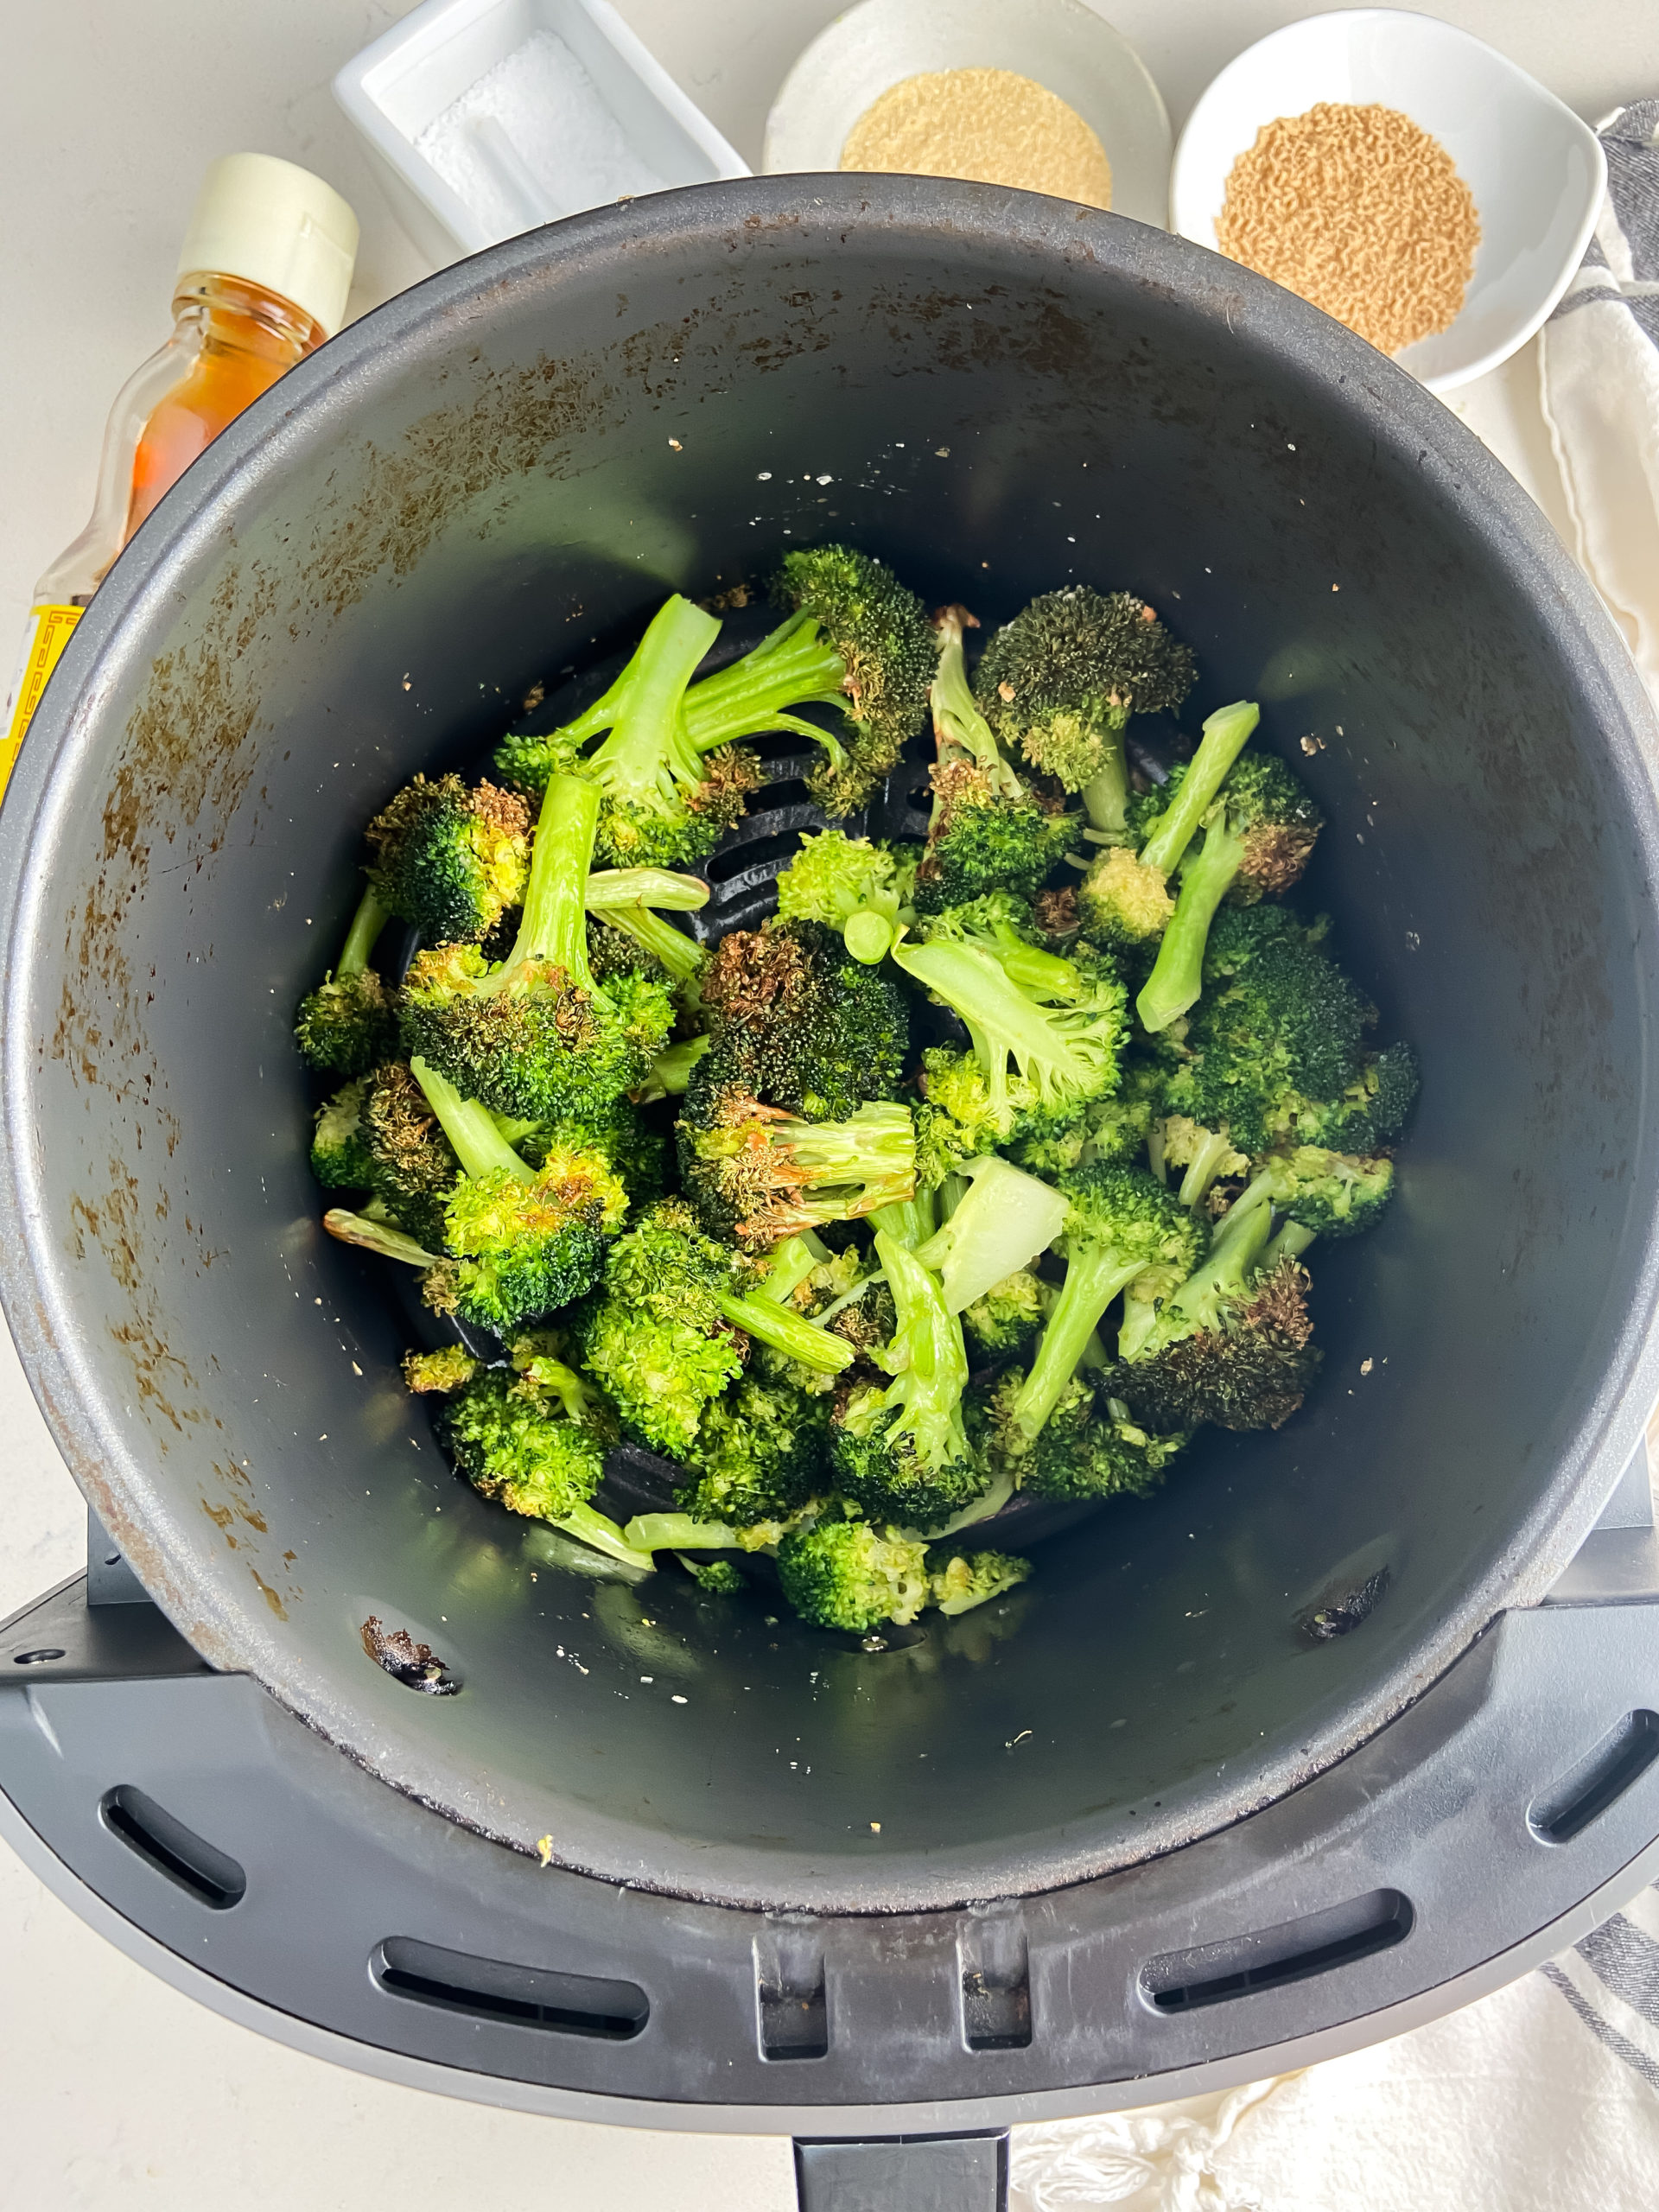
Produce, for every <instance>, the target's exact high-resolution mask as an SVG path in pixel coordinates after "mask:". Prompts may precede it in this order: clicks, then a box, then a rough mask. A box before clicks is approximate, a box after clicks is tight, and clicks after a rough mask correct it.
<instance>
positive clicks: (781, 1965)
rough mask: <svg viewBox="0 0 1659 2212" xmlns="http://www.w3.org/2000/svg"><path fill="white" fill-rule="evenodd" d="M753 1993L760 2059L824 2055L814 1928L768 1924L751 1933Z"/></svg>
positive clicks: (819, 1947) (818, 1942)
mask: <svg viewBox="0 0 1659 2212" xmlns="http://www.w3.org/2000/svg"><path fill="white" fill-rule="evenodd" d="M754 1996H755V2010H756V2013H757V2016H758V2024H759V2033H760V2056H761V2057H762V2058H765V2059H785V2058H823V2057H824V2056H826V2055H827V2054H828V2052H829V1999H828V1995H827V1993H826V1989H825V1984H824V1973H823V1941H822V1939H821V1937H820V1936H819V1935H818V1932H817V1929H813V1928H797V1927H791V1926H790V1925H789V1924H788V1923H772V1924H770V1925H768V1926H767V1927H766V1929H764V1930H763V1931H762V1933H761V1934H760V1935H759V1936H756V1937H755V1939H754Z"/></svg>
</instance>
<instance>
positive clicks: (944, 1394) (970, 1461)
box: [830, 1230, 988, 1530]
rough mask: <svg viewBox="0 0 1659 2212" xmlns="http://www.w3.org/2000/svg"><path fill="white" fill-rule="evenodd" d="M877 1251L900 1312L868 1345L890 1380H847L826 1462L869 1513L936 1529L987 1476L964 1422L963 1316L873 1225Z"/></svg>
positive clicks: (895, 1243) (978, 1489) (934, 1280)
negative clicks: (886, 1339) (888, 1339)
mask: <svg viewBox="0 0 1659 2212" xmlns="http://www.w3.org/2000/svg"><path fill="white" fill-rule="evenodd" d="M875 1251H876V1257H877V1259H878V1261H879V1262H880V1267H881V1270H882V1273H883V1274H885V1275H886V1277H887V1283H888V1286H889V1287H890V1288H891V1290H892V1292H893V1301H894V1304H895V1306H896V1308H897V1312H898V1325H897V1327H896V1328H895V1330H894V1332H893V1341H892V1343H891V1344H888V1345H887V1347H886V1349H885V1350H884V1351H880V1352H878V1353H877V1354H876V1355H875V1357H876V1359H877V1362H878V1363H879V1364H880V1366H881V1367H882V1368H884V1369H885V1370H886V1371H887V1374H888V1375H890V1376H892V1377H893V1380H892V1381H891V1382H890V1383H888V1384H887V1387H886V1389H882V1388H881V1387H880V1385H879V1384H868V1383H867V1384H862V1385H855V1387H854V1389H852V1390H851V1391H850V1392H849V1395H848V1396H847V1397H846V1398H845V1400H844V1401H843V1402H842V1403H841V1404H840V1405H839V1406H838V1407H837V1408H836V1418H835V1422H834V1426H833V1427H832V1428H831V1431H830V1459H831V1463H832V1465H834V1468H835V1471H836V1484H837V1487H838V1488H839V1489H840V1490H841V1491H842V1492H843V1494H844V1495H845V1496H847V1497H850V1498H852V1499H854V1500H855V1502H856V1503H858V1504H859V1505H860V1506H861V1507H862V1508H863V1509H864V1510H865V1511H866V1512H868V1513H869V1514H871V1515H872V1516H874V1517H875V1518H877V1519H879V1520H882V1521H893V1522H900V1523H902V1524H903V1525H905V1526H906V1527H909V1528H915V1529H924V1530H926V1529H934V1530H938V1529H940V1528H942V1527H943V1525H944V1522H947V1521H949V1520H950V1519H952V1518H953V1517H954V1516H955V1515H956V1514H957V1513H958V1512H960V1511H961V1510H963V1507H964V1506H966V1505H969V1504H970V1503H972V1502H973V1500H974V1499H976V1498H977V1497H980V1496H982V1493H983V1492H984V1491H985V1488H986V1484H987V1480H988V1478H987V1475H986V1473H985V1471H984V1470H983V1469H982V1467H981V1466H980V1465H978V1463H977V1462H976V1459H975V1456H974V1452H973V1450H972V1447H971V1446H970V1445H969V1441H968V1434H967V1431H966V1429H965V1428H964V1427H963V1417H962V1394H963V1390H964V1389H965V1388H966V1387H967V1382H968V1355H967V1352H966V1351H965V1349H964V1348H963V1339H962V1323H961V1322H960V1320H959V1319H957V1316H956V1315H955V1314H954V1313H952V1312H951V1311H950V1307H949V1306H947V1305H946V1304H945V1301H944V1292H943V1289H942V1288H941V1287H940V1284H939V1281H938V1277H937V1276H936V1275H934V1274H932V1273H931V1271H930V1270H929V1269H928V1268H925V1267H924V1266H923V1265H922V1263H921V1262H920V1261H919V1260H918V1258H917V1257H916V1255H914V1253H912V1252H911V1251H909V1250H907V1249H906V1247H905V1246H904V1245H903V1244H901V1243H899V1241H898V1239H897V1238H896V1237H893V1236H888V1235H887V1233H886V1231H885V1230H878V1231H877V1233H876V1238H875Z"/></svg>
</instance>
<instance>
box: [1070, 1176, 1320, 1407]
mask: <svg viewBox="0 0 1659 2212" xmlns="http://www.w3.org/2000/svg"><path fill="white" fill-rule="evenodd" d="M1272 1211H1273V1209H1272V1207H1271V1205H1269V1203H1268V1199H1267V1198H1266V1196H1265V1194H1263V1195H1261V1196H1259V1197H1258V1198H1255V1199H1253V1201H1252V1203H1251V1204H1250V1205H1248V1206H1238V1205H1236V1206H1235V1207H1234V1208H1233V1210H1232V1211H1231V1212H1230V1213H1229V1214H1228V1215H1227V1216H1226V1217H1225V1218H1224V1220H1223V1221H1222V1223H1221V1224H1220V1225H1219V1226H1218V1227H1217V1230H1216V1235H1215V1241H1214V1243H1212V1244H1211V1249H1210V1255H1209V1257H1208V1258H1207V1259H1206V1260H1205V1262H1204V1263H1203V1264H1202V1265H1201V1266H1200V1267H1198V1268H1197V1269H1195V1270H1194V1272H1193V1273H1192V1274H1191V1275H1190V1276H1189V1277H1188V1278H1187V1280H1186V1281H1185V1282H1184V1283H1182V1284H1181V1285H1180V1287H1179V1288H1178V1289H1177V1290H1175V1291H1174V1292H1173V1293H1172V1294H1171V1295H1170V1296H1169V1297H1168V1298H1166V1300H1165V1301H1164V1304H1163V1306H1162V1307H1161V1309H1160V1311H1159V1312H1158V1313H1157V1315H1156V1318H1155V1319H1154V1320H1153V1321H1152V1323H1151V1325H1150V1326H1149V1327H1147V1328H1143V1329H1142V1330H1141V1331H1140V1332H1138V1333H1139V1335H1140V1343H1139V1344H1138V1347H1137V1348H1136V1349H1135V1353H1134V1357H1130V1358H1127V1359H1124V1360H1122V1361H1121V1362H1120V1363H1119V1364H1118V1365H1117V1366H1116V1367H1115V1368H1114V1369H1113V1370H1111V1373H1110V1376H1109V1378H1108V1380H1109V1389H1110V1390H1111V1393H1112V1395H1114V1396H1115V1397H1117V1398H1120V1399H1122V1401H1123V1402H1125V1403H1126V1404H1127V1405H1128V1408H1129V1410H1130V1412H1131V1413H1132V1414H1134V1416H1135V1418H1136V1419H1137V1420H1138V1421H1141V1423H1142V1424H1143V1425H1144V1426H1146V1427H1149V1428H1152V1429H1155V1430H1175V1429H1187V1428H1193V1427H1197V1426H1198V1423H1199V1422H1200V1421H1214V1422H1215V1423H1216V1424H1217V1427H1222V1428H1234V1429H1255V1428H1277V1427H1280V1426H1281V1423H1282V1422H1284V1421H1288V1420H1289V1418H1290V1416H1291V1415H1292V1414H1294V1412H1295V1410H1296V1408H1298V1406H1300V1404H1301V1402H1302V1399H1303V1396H1304V1395H1305V1394H1306V1390H1307V1387H1308V1385H1309V1383H1311V1382H1312V1381H1313V1376H1314V1375H1315V1374H1316V1372H1317V1371H1318V1368H1319V1353H1318V1351H1316V1350H1315V1349H1314V1347H1313V1343H1312V1337H1313V1324H1312V1323H1311V1322H1310V1320H1309V1319H1308V1315H1307V1277H1306V1274H1305V1273H1304V1272H1303V1270H1302V1269H1301V1268H1300V1267H1299V1266H1298V1265H1297V1264H1296V1262H1295V1260H1294V1257H1290V1256H1281V1257H1279V1258H1278V1259H1277V1261H1276V1263H1275V1264H1274V1266H1273V1267H1272V1268H1270V1269H1268V1270H1265V1271H1263V1270H1262V1268H1261V1264H1260V1262H1261V1260H1262V1255H1263V1249H1264V1247H1265V1246H1266V1244H1267V1241H1268V1230H1269V1227H1270V1225H1271V1217H1272Z"/></svg>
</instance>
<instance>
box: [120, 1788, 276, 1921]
mask: <svg viewBox="0 0 1659 2212" xmlns="http://www.w3.org/2000/svg"><path fill="white" fill-rule="evenodd" d="M98 1816H99V1820H100V1821H102V1822H103V1824H104V1826H105V1828H106V1829H107V1830H108V1831H109V1833H110V1834H111V1835H112V1836H115V1837H117V1838H118V1840H120V1841H121V1842H122V1843H124V1844H125V1846H126V1847H127V1849H128V1850H129V1851H130V1852H131V1853H133V1854H134V1856H135V1857H136V1858H139V1859H143V1861H144V1862H145V1864H146V1865H147V1866H153V1867H154V1868H155V1870H156V1872H157V1873H158V1874H164V1875H165V1876H166V1877H167V1878H168V1881H169V1882H171V1883H173V1884H174V1885H175V1887H177V1888H179V1889H181V1890H184V1891H187V1892H188V1894H189V1895H190V1896H191V1897H194V1898H195V1900H196V1901H197V1903H198V1904H205V1905H207V1907H208V1908H209V1910H212V1911H213V1912H228V1911H229V1910H230V1909H231V1907H232V1905H238V1904H241V1902H242V1900H243V1898H244V1897H245V1896H246V1895H247V1893H248V1878H247V1875H246V1873H245V1872H244V1871H243V1869H242V1867H241V1866H239V1865H238V1862H237V1861H236V1860H235V1859H232V1857H231V1855H230V1853H228V1852H225V1851H220V1850H219V1848H218V1847H216V1846H215V1845H213V1844H211V1843H209V1842H208V1841H207V1838H206V1837H205V1836H200V1835H198V1834H196V1832H195V1830H194V1828H190V1827H186V1826H185V1824H184V1822H183V1821H181V1820H178V1819H176V1818H175V1816H174V1815H172V1814H171V1813H169V1812H168V1809H167V1808H166V1807H165V1806H164V1805H158V1804H157V1803H156V1800H155V1799H154V1798H153V1797H151V1796H148V1795H147V1794H146V1792H145V1791H143V1790H142V1789H138V1788H137V1787H136V1785H135V1784H134V1783H130V1782H122V1783H117V1785H116V1787H115V1788H114V1789H109V1790H106V1791H105V1794H104V1796H103V1797H102V1798H101V1799H100V1800H99V1808H98Z"/></svg>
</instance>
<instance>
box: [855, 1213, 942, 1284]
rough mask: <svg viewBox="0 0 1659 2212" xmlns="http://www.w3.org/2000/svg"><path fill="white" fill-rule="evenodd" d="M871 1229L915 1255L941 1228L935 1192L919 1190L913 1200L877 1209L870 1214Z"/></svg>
mask: <svg viewBox="0 0 1659 2212" xmlns="http://www.w3.org/2000/svg"><path fill="white" fill-rule="evenodd" d="M870 1226H871V1228H872V1229H875V1230H880V1232H881V1234H882V1235H883V1236H891V1237H892V1238H893V1241H894V1242H895V1243H899V1244H902V1245H903V1246H904V1247H905V1249H906V1251H907V1252H913V1251H914V1250H915V1249H916V1248H917V1246H918V1244H925V1243H926V1242H927V1240H928V1238H929V1237H930V1236H931V1235H932V1234H933V1232H934V1230H936V1229H937V1228H938V1219H937V1217H936V1215H935V1210H934V1205H933V1193H932V1192H931V1191H918V1192H916V1194H915V1196H914V1197H913V1198H901V1199H899V1201H898V1203H897V1204H896V1205H889V1206H877V1207H876V1208H875V1209H874V1211H873V1212H872V1213H871V1215H870ZM867 1280H869V1281H874V1277H869V1278H868V1279H867Z"/></svg>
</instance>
